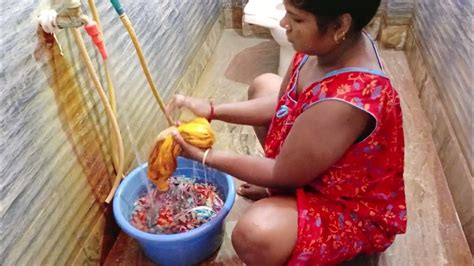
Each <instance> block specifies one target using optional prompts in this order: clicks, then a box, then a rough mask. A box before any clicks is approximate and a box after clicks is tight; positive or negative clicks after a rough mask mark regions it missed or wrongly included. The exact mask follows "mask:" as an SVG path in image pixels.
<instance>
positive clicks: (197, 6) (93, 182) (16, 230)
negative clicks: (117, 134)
mask: <svg viewBox="0 0 474 266" xmlns="http://www.w3.org/2000/svg"><path fill="white" fill-rule="evenodd" d="M96 2H97V5H98V10H99V13H100V16H101V21H102V26H103V28H104V32H105V41H106V45H107V49H108V52H109V65H110V69H111V72H112V77H113V84H114V86H115V90H116V98H117V109H118V118H119V124H120V128H121V131H122V135H123V137H124V142H125V151H126V170H130V169H131V168H133V167H134V166H135V165H136V164H137V161H139V162H140V163H141V162H143V161H145V160H146V159H147V156H148V151H149V149H150V148H151V145H152V144H153V139H154V137H155V136H156V134H157V133H158V132H159V131H160V130H161V129H163V128H164V126H165V121H164V119H163V117H162V116H161V114H160V111H159V108H158V105H157V103H156V102H155V100H154V98H153V96H152V94H151V92H150V90H149V89H148V85H147V83H146V82H145V77H144V75H143V73H142V71H141V68H140V66H139V64H138V59H137V58H136V55H135V50H134V49H133V46H132V43H131V41H130V39H129V37H128V34H127V33H126V31H125V29H124V28H123V26H122V24H121V22H120V20H119V18H118V16H117V15H116V14H115V12H114V11H113V9H112V8H111V5H110V3H109V1H96ZM82 4H83V9H84V10H85V11H86V13H87V14H90V13H89V12H88V10H89V7H88V4H87V1H82ZM122 5H123V6H124V8H125V10H126V12H127V14H128V15H129V17H130V19H131V21H132V22H133V24H134V26H135V30H136V32H137V35H138V38H139V39H140V41H141V43H142V47H143V50H144V53H145V56H146V58H147V60H148V63H149V66H150V68H151V70H152V75H153V77H154V80H155V81H156V84H157V85H158V87H159V91H160V92H161V94H162V96H164V97H165V98H167V96H168V95H170V94H171V93H173V91H174V90H175V88H176V85H177V84H178V82H182V81H181V80H182V79H181V78H182V76H183V74H184V73H185V72H189V71H188V70H187V68H188V66H189V64H190V62H191V60H192V59H193V58H194V55H195V53H196V51H198V49H200V48H201V46H202V44H203V42H204V40H205V38H206V36H207V35H208V33H209V31H210V29H211V27H212V26H213V25H215V23H216V21H217V18H218V17H219V14H220V13H221V10H222V1H217V0H201V1H174V0H163V1H135V0H123V1H122ZM48 6H52V7H59V6H61V2H60V1H55V0H51V1H49V0H45V1H14V0H5V1H3V2H2V11H1V12H2V23H3V24H2V38H1V40H2V41H1V42H2V44H1V57H2V58H1V65H0V69H1V71H0V73H1V74H0V79H1V86H0V90H1V104H0V121H1V125H2V126H1V131H0V132H1V135H0V159H1V160H0V169H1V179H0V180H1V181H0V182H1V187H2V190H1V223H2V233H1V239H0V242H1V243H2V245H1V248H0V254H1V258H0V264H2V265H38V264H42V265H51V264H58V265H75V264H98V263H99V260H100V257H101V256H103V255H104V254H101V253H103V252H104V248H106V247H107V245H108V246H110V245H111V243H113V241H114V239H113V236H114V234H113V232H111V231H113V228H116V227H114V225H113V224H114V223H113V218H112V217H111V213H110V208H109V206H107V205H105V204H103V200H104V199H105V197H106V195H107V194H108V192H109V190H110V188H111V183H112V181H113V179H114V170H113V167H112V163H111V156H110V154H111V152H110V137H109V136H110V131H109V129H108V124H107V123H108V121H107V118H106V116H105V114H104V108H103V105H102V104H101V102H100V101H99V97H98V94H97V93H96V91H95V88H94V86H93V84H92V82H91V80H90V78H89V76H88V74H87V72H86V71H85V67H84V64H83V62H82V60H81V58H80V56H79V53H78V50H77V45H76V43H75V41H74V38H73V36H72V34H71V32H70V31H69V30H63V31H61V32H60V33H59V34H58V39H59V42H60V43H61V45H62V49H63V52H64V56H61V55H60V54H59V50H58V47H57V45H54V46H53V47H46V46H44V45H41V42H42V40H43V37H42V36H43V35H42V34H38V33H37V22H36V19H35V18H36V16H37V15H38V13H39V11H40V10H42V9H44V8H47V7H48ZM214 35H216V34H214ZM83 36H84V38H85V40H86V43H87V45H88V50H89V54H90V55H91V57H92V59H93V62H94V65H95V67H96V69H97V70H98V71H99V75H100V77H101V81H102V84H103V86H104V87H107V82H106V80H105V77H104V68H103V65H102V62H101V60H100V59H99V56H98V53H97V52H96V51H95V49H94V47H92V45H91V44H90V43H91V42H90V40H89V39H88V37H87V36H86V35H85V34H83ZM216 36H217V35H216ZM214 39H218V38H217V37H215V38H214ZM206 49H207V50H209V49H211V50H212V47H210V48H209V47H208V48H206ZM202 64H203V63H202V62H201V65H202ZM194 75H196V76H198V73H197V74H196V73H194ZM136 157H138V158H136Z"/></svg>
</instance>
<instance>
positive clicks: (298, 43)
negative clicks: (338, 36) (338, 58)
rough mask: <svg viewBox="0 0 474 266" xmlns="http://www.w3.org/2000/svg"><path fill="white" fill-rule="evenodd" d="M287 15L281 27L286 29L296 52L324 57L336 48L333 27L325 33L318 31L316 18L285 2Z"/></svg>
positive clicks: (285, 0) (289, 2)
mask: <svg viewBox="0 0 474 266" xmlns="http://www.w3.org/2000/svg"><path fill="white" fill-rule="evenodd" d="M284 5H285V8H286V15H285V17H283V19H282V20H281V21H280V26H282V27H283V28H285V29H286V36H287V38H288V41H289V42H290V43H291V44H292V45H293V48H294V49H295V50H296V51H299V52H303V53H306V54H309V55H324V54H326V53H328V52H330V51H331V50H332V49H334V48H335V47H336V43H335V42H334V36H333V35H334V33H333V30H332V29H331V27H329V28H328V29H327V31H326V32H325V33H322V32H320V31H319V29H318V24H317V22H316V17H315V16H314V15H313V14H311V13H309V12H307V11H305V10H302V9H298V8H296V7H295V6H294V5H292V4H291V1H289V0H284Z"/></svg>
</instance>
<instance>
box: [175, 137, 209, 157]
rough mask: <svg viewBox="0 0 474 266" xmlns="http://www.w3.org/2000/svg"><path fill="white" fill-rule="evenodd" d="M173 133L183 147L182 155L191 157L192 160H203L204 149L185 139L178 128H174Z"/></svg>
mask: <svg viewBox="0 0 474 266" xmlns="http://www.w3.org/2000/svg"><path fill="white" fill-rule="evenodd" d="M171 134H172V136H173V138H174V140H175V141H176V142H177V143H178V145H180V146H181V148H182V151H181V154H180V155H181V156H183V157H186V158H188V159H191V160H195V161H198V162H201V161H202V158H203V156H204V151H203V150H201V149H200V148H198V147H195V146H193V145H191V144H189V143H187V142H186V141H185V140H184V139H183V137H182V136H181V134H179V132H178V131H177V130H174V131H173V132H172V133H171Z"/></svg>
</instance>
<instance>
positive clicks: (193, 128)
mask: <svg viewBox="0 0 474 266" xmlns="http://www.w3.org/2000/svg"><path fill="white" fill-rule="evenodd" d="M174 129H177V130H178V132H179V133H180V134H181V136H182V137H183V139H184V140H185V141H186V142H188V143H189V144H191V145H193V146H196V147H198V148H201V149H208V148H210V147H212V144H214V131H213V130H212V128H211V125H210V124H209V122H208V121H207V119H205V118H200V117H198V118H195V119H193V120H192V121H191V122H189V123H185V124H181V125H180V126H179V127H178V128H175V127H171V128H168V129H166V130H164V131H162V132H161V133H160V134H159V135H158V138H157V140H156V144H155V146H154V148H153V150H152V152H151V154H150V156H149V157H148V178H149V179H150V180H151V181H152V182H153V183H154V184H155V185H156V187H157V188H158V189H159V190H160V191H167V190H168V188H169V183H168V179H169V177H170V176H171V174H173V172H174V171H175V170H176V167H177V163H176V158H177V157H178V155H179V153H180V152H181V146H180V145H178V144H177V143H176V141H175V140H174V138H173V136H171V131H172V130H174Z"/></svg>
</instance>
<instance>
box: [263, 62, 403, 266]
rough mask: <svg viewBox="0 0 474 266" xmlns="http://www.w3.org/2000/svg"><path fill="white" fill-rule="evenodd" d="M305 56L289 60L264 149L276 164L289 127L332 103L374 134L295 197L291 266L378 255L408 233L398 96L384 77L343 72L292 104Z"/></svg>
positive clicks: (365, 72)
mask: <svg viewBox="0 0 474 266" xmlns="http://www.w3.org/2000/svg"><path fill="white" fill-rule="evenodd" d="M306 59H307V56H306V55H304V54H300V53H298V54H297V55H296V56H295V59H294V60H293V70H292V78H291V79H290V82H289V85H288V88H287V92H286V93H285V94H284V95H283V96H282V97H281V99H280V101H279V103H278V106H277V109H276V114H275V116H274V117H273V120H272V123H271V127H270V130H269V132H268V135H267V138H266V143H265V155H266V156H267V157H269V158H275V157H276V156H277V155H278V153H279V152H280V147H281V146H282V144H283V143H284V141H285V138H286V136H287V135H288V133H289V132H290V130H291V127H292V125H293V123H294V121H295V120H296V119H297V118H298V116H299V115H300V114H301V113H302V112H304V111H305V110H306V109H308V108H311V107H312V106H314V105H316V104H318V103H319V102H322V101H329V100H337V101H342V102H345V103H347V104H350V105H353V106H354V107H356V108H359V109H361V110H364V111H366V112H367V113H369V114H370V115H371V116H373V117H374V118H375V120H376V126H375V129H374V130H373V132H371V134H370V135H369V136H368V137H367V138H365V139H364V140H361V141H359V142H357V143H355V144H353V145H352V146H351V147H350V148H349V149H348V150H347V152H346V153H345V154H344V155H343V156H342V158H341V159H340V160H339V161H337V162H336V163H335V164H334V165H332V166H331V167H330V168H329V169H327V170H326V171H325V172H324V173H323V174H321V175H320V176H318V177H315V179H314V180H313V182H312V183H310V184H308V185H306V186H305V187H301V188H298V189H297V190H296V198H297V208H298V240H297V243H296V247H295V249H294V251H293V255H292V257H291V258H290V260H289V263H288V264H289V265H332V264H337V263H340V262H343V261H346V260H349V259H351V258H353V257H355V256H356V255H357V254H359V253H373V252H381V251H383V250H385V249H386V248H388V247H389V246H390V245H391V244H392V243H393V241H394V238H395V235H396V234H401V233H404V232H405V229H406V223H407V219H406V207H405V206H406V205H405V193H404V184H403V156H404V138H403V128H402V113H401V109H400V100H399V97H398V94H397V92H396V91H395V90H394V89H393V87H392V85H391V83H390V80H389V79H388V78H387V77H385V76H384V74H383V72H381V71H374V70H368V69H365V68H343V69H340V70H336V71H333V72H331V73H328V74H327V75H326V76H324V77H323V78H322V79H321V80H318V81H316V82H314V83H313V84H312V85H310V86H309V87H307V88H305V89H304V90H303V91H302V92H301V93H300V94H299V95H298V97H297V95H296V83H297V80H298V75H299V70H300V69H301V67H302V65H303V64H304V62H305V60H306Z"/></svg>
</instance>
